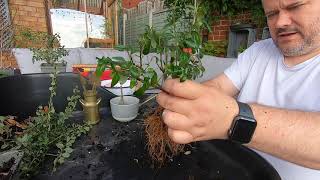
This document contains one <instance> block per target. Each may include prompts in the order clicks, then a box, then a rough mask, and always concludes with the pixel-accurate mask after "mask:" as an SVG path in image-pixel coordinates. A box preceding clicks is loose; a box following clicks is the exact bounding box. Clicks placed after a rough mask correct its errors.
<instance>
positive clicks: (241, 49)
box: [238, 44, 247, 54]
mask: <svg viewBox="0 0 320 180" xmlns="http://www.w3.org/2000/svg"><path fill="white" fill-rule="evenodd" d="M246 49H247V46H246V45H243V44H241V45H240V46H239V48H238V53H239V54H240V53H243V52H244V51H245V50H246Z"/></svg>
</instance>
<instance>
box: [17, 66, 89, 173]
mask: <svg viewBox="0 0 320 180" xmlns="http://www.w3.org/2000/svg"><path fill="white" fill-rule="evenodd" d="M50 76H51V87H50V88H49V90H50V99H49V102H48V106H45V107H44V106H40V107H39V108H38V110H37V112H36V117H34V120H33V121H32V123H30V124H29V126H28V128H27V129H26V130H25V133H24V135H23V136H22V137H19V138H17V140H16V143H17V148H18V149H20V150H22V151H23V152H24V156H23V159H22V163H21V166H20V170H21V173H22V175H23V176H24V177H31V176H32V175H33V174H35V173H37V171H38V169H39V167H40V166H41V165H42V162H43V161H44V160H45V159H46V157H47V156H54V157H55V160H54V163H53V170H56V167H57V165H59V164H62V163H63V162H64V161H65V159H66V158H68V157H69V156H70V154H71V153H72V151H73V149H72V145H73V143H74V142H75V140H76V138H77V137H79V136H80V135H81V134H85V133H87V132H88V131H89V130H90V125H87V124H83V125H81V124H73V123H71V124H70V123H68V122H67V120H68V119H69V118H70V117H71V116H72V113H73V111H74V110H75V107H76V104H77V103H78V100H79V98H80V95H79V90H78V88H77V87H76V88H75V89H74V90H73V93H74V95H72V96H71V97H68V98H67V100H68V105H67V107H66V109H65V111H64V112H60V113H57V112H56V111H55V108H54V105H53V98H54V97H55V96H56V87H57V79H56V78H57V77H56V76H57V72H55V73H53V74H51V75H50ZM68 124H69V125H68Z"/></svg>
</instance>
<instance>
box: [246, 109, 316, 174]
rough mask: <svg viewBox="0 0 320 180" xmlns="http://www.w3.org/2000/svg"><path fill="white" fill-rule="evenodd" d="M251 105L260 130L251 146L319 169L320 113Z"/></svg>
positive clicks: (257, 129)
mask: <svg viewBox="0 0 320 180" xmlns="http://www.w3.org/2000/svg"><path fill="white" fill-rule="evenodd" d="M250 106H251V108H252V111H253V113H254V116H255V118H256V120H257V128H256V131H255V133H254V136H253V138H252V141H251V142H250V143H249V144H248V146H249V147H252V148H254V149H258V150H261V151H263V152H266V153H269V154H272V155H274V156H277V157H280V158H282V159H285V160H287V161H290V162H293V163H296V164H300V165H302V166H306V167H309V168H314V169H320V113H318V112H302V111H292V110H286V109H278V108H272V107H267V106H262V105H258V104H251V105H250Z"/></svg>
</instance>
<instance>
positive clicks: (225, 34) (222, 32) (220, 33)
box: [219, 31, 229, 36]
mask: <svg viewBox="0 0 320 180" xmlns="http://www.w3.org/2000/svg"><path fill="white" fill-rule="evenodd" d="M228 33H229V31H219V35H222V36H227V35H228Z"/></svg>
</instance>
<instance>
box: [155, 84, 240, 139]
mask: <svg viewBox="0 0 320 180" xmlns="http://www.w3.org/2000/svg"><path fill="white" fill-rule="evenodd" d="M163 90H164V91H165V92H161V93H160V94H159V95H158V97H157V101H158V103H159V104H160V105H161V106H162V107H164V108H165V110H164V112H163V114H162V118H163V121H164V123H165V124H166V125H167V126H168V133H169V136H170V138H171V139H172V140H173V141H174V142H176V143H179V144H187V143H190V142H193V141H200V140H209V139H226V138H227V132H228V130H229V128H230V126H231V123H232V120H233V118H234V117H235V116H236V115H237V114H238V111H239V109H238V105H237V103H236V101H235V99H233V98H232V97H230V96H227V95H225V94H224V93H222V92H220V91H218V90H217V89H216V88H214V87H208V86H205V85H202V84H198V83H196V82H192V81H185V82H183V83H181V82H179V80H177V79H170V80H167V81H166V82H165V83H164V86H163Z"/></svg>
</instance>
